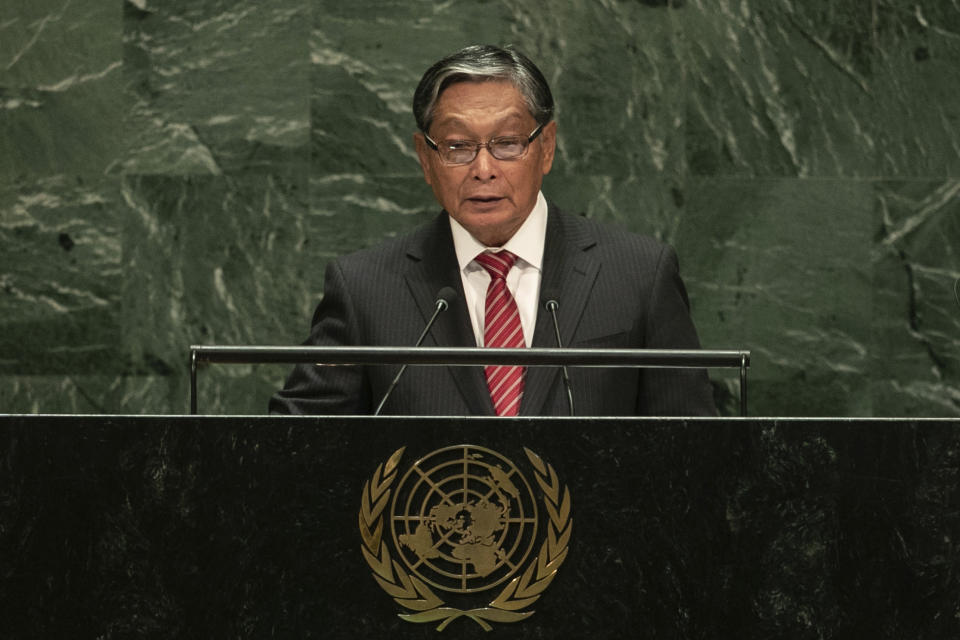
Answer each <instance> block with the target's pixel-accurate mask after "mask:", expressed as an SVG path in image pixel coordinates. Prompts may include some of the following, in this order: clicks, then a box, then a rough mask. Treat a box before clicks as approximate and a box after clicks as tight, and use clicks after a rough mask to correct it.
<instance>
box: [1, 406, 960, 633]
mask: <svg viewBox="0 0 960 640" xmlns="http://www.w3.org/2000/svg"><path fill="white" fill-rule="evenodd" d="M0 452H2V456H0V602H2V603H3V610H4V614H3V616H2V618H0V636H2V637H4V638H27V637H77V638H80V637H88V638H94V637H104V638H121V637H183V638H193V637H196V638H201V637H202V638H214V637H236V638H266V637H269V638H274V637H275V638H325V639H329V638H358V637H363V638H368V637H389V638H442V637H455V638H501V637H502V638H580V637H590V638H596V639H599V638H664V637H669V638H708V637H709V638H723V637H737V638H744V639H748V638H757V639H760V638H771V637H783V638H787V637H789V638H820V637H836V638H861V637H864V638H867V637H869V638H894V637H910V638H946V637H957V633H958V630H960V615H958V612H960V554H958V553H957V552H956V545H957V540H958V539H960V508H958V506H960V499H958V497H957V496H958V492H957V484H958V476H960V473H958V463H957V460H958V459H960V457H958V456H960V421H958V420H929V419H927V420H909V419H905V420H879V419H876V420H875V419H866V420H844V419H822V420H821V419H815V420H811V419H765V418H747V419H741V418H732V419H604V418H596V419H588V418H583V419H576V418H541V419H519V418H510V419H502V418H501V419H496V418H463V417H458V418H455V417H450V418H361V417H357V418H351V417H319V418H318V417H311V418H306V417H235V416H223V417H207V416H142V417H131V416H44V415H39V416H2V417H0ZM397 452H400V453H399V454H398V453H397ZM531 454H534V455H533V456H531ZM444 456H445V457H444ZM391 460H393V462H392V463H391V462H390V461H391ZM458 460H460V461H461V462H457V461H458ZM537 460H539V461H540V465H539V467H538V466H537V463H536V461H537ZM451 461H452V462H451ZM474 461H480V462H483V463H486V465H487V466H486V467H482V466H481V467H477V469H480V470H479V471H476V470H474V471H470V473H469V474H468V475H471V477H472V478H473V480H471V482H474V481H477V480H478V479H479V481H480V482H481V485H482V484H483V482H486V484H485V485H483V486H486V487H487V488H488V490H487V491H481V490H475V489H471V490H470V491H466V492H464V493H463V494H459V493H458V491H457V489H456V488H455V487H454V488H451V486H454V485H451V486H447V485H445V484H444V482H445V481H444V480H443V478H440V477H437V476H436V475H434V474H435V473H436V469H437V468H443V467H444V465H447V468H448V469H452V470H453V471H452V472H451V473H452V475H453V476H456V475H457V474H458V473H460V474H461V475H463V473H461V472H462V471H463V469H464V468H467V467H470V465H471V464H472V463H473V462H474ZM458 464H459V465H461V466H459V467H457V465H458ZM511 464H513V465H514V467H515V468H514V467H511V466H510V465H511ZM391 465H392V467H391ZM451 465H452V466H451ZM391 468H392V470H393V471H392V472H391V471H390V469H391ZM495 468H499V469H501V470H502V471H503V472H504V477H506V479H507V480H504V477H500V476H498V475H497V473H496V471H494V469H495ZM483 469H486V471H484V470H483ZM488 472H489V473H488ZM391 473H393V479H392V480H389V481H388V479H389V478H390V475H391ZM411 474H412V475H411ZM488 476H489V477H488ZM494 476H496V477H494ZM491 478H492V479H491ZM508 481H509V482H508ZM405 482H406V483H407V484H408V485H409V487H412V488H411V489H409V496H412V497H410V498H406V497H405V498H403V499H401V500H396V501H395V500H394V498H395V496H397V495H400V492H402V491H405V490H406V489H404V488H403V486H404V483H405ZM418 483H419V485H418ZM525 485H529V489H530V492H529V494H528V495H530V496H532V498H531V500H532V501H533V502H534V503H535V504H531V501H530V500H528V501H527V502H526V503H523V498H522V496H523V495H524V492H525V491H526V490H527V487H526V486H525ZM417 486H419V487H420V489H417V488H416V487H417ZM424 486H426V487H427V489H426V491H425V492H424V491H423V490H422V489H423V487H424ZM384 487H386V488H384ZM417 491H421V492H420V493H417ZM551 491H553V494H552V495H553V496H554V497H550V496H549V495H546V494H548V493H550V492H551ZM365 492H366V493H365ZM387 492H389V495H388V499H383V500H382V504H383V505H384V506H383V507H382V508H381V509H379V510H378V507H377V503H378V500H381V499H382V498H383V496H384V495H385V494H386V493H387ZM431 492H432V495H433V500H434V501H433V503H432V504H433V505H436V504H437V503H438V501H439V503H440V504H443V501H444V500H447V501H448V503H449V504H447V506H448V507H457V509H453V510H451V509H446V508H441V509H433V508H432V506H431V502H430V498H429V497H428V498H423V496H424V495H428V496H429V495H430V494H431ZM567 494H568V499H567V504H566V505H564V501H565V498H564V496H566V495H567ZM364 495H366V496H367V498H368V500H367V502H366V504H365V503H364ZM458 495H461V497H462V496H468V498H463V499H461V498H458V497H457V496H458ZM417 496H420V497H417ZM469 496H473V497H469ZM484 501H485V502H484ZM394 502H398V503H399V504H400V506H401V508H399V509H397V508H395V507H394ZM421 503H422V504H421ZM468 503H469V507H470V508H469V509H468V508H465V507H464V505H467V504H468ZM508 503H509V505H510V506H511V509H512V510H511V511H510V513H509V514H505V513H504V511H503V508H504V507H505V506H507V504H508ZM424 504H425V505H426V506H423V505H424ZM491 506H492V507H496V508H498V509H500V512H499V513H500V516H499V517H500V520H499V521H498V522H501V524H502V522H506V521H507V520H510V519H511V518H512V520H510V522H512V523H516V526H515V527H514V529H520V528H522V527H520V524H522V523H523V522H533V521H534V520H536V523H537V528H536V531H535V532H532V531H531V529H532V527H528V530H527V532H526V533H518V534H517V535H516V536H514V538H510V537H509V535H508V534H506V533H503V532H502V531H501V530H503V529H510V527H505V526H500V529H498V528H497V526H496V525H490V522H491V521H490V520H489V519H487V520H484V518H485V517H486V516H488V515H489V514H490V511H489V509H488V507H491ZM534 511H536V515H535V516H534V515H532V514H533V513H534ZM403 518H408V520H406V521H404V520H403ZM458 518H459V520H458ZM398 522H399V523H400V525H398V524H397V523H398ZM404 522H415V523H416V524H417V525H421V524H422V525H424V527H425V529H426V530H425V532H419V531H418V526H413V525H410V526H408V527H407V528H406V529H403V528H402V526H403V523H404ZM483 522H486V528H484V527H483V526H481V525H482V523H483ZM364 526H365V527H366V528H367V530H366V533H364V532H363V527H364ZM511 526H513V525H511ZM398 527H400V528H399V529H398ZM377 528H379V529H380V531H381V533H380V537H379V538H378V539H377V540H375V541H379V542H382V543H383V544H384V545H386V546H385V548H386V549H387V550H388V552H389V555H390V560H391V566H392V571H393V572H392V573H391V577H390V579H383V578H382V577H381V579H380V580H378V579H377V577H375V574H376V571H375V569H374V564H373V562H375V561H383V557H382V555H379V554H380V546H379V542H378V544H377V545H375V544H373V543H372V542H370V540H371V539H372V538H374V537H375V535H376V534H375V530H376V529H377ZM568 528H569V531H568ZM404 535H406V536H413V537H409V538H406V539H404V538H402V536H404ZM417 536H419V537H420V538H421V540H420V542H424V540H427V539H429V542H430V544H427V545H423V544H417ZM444 536H446V538H444ZM491 536H492V537H493V540H494V541H495V544H494V547H495V546H496V544H500V543H501V542H502V543H503V544H502V545H501V547H503V549H505V550H504V551H503V553H502V554H499V555H498V554H497V553H496V551H497V549H500V547H496V548H494V549H493V555H492V556H489V557H487V558H486V559H484V558H482V557H481V556H480V555H477V553H473V555H469V554H468V555H466V556H464V554H466V553H467V552H468V551H469V549H466V548H465V547H466V545H469V544H475V545H481V544H483V543H484V541H485V540H489V539H490V537H491ZM551 536H552V538H551ZM564 537H565V539H564ZM444 540H445V542H444ZM431 544H432V545H434V546H436V548H437V550H438V551H439V552H442V553H443V554H446V555H447V556H450V555H451V554H452V555H453V556H456V557H460V558H461V559H462V560H463V563H462V566H463V567H466V569H465V571H466V574H469V575H466V574H464V575H459V574H457V572H456V571H453V572H450V573H452V574H453V575H452V577H450V579H451V580H454V581H456V580H460V579H463V580H466V583H465V584H467V586H468V588H473V587H477V588H478V589H479V590H478V591H474V592H471V593H458V592H455V591H448V590H444V589H443V588H441V587H438V586H433V583H431V582H427V580H432V581H433V582H440V581H441V580H440V579H438V578H437V576H436V574H431V573H430V571H428V570H427V569H426V568H425V567H426V566H427V565H429V564H431V563H432V564H434V565H437V566H439V567H440V569H439V570H440V571H442V570H443V569H442V566H443V565H442V563H440V562H439V561H438V560H437V559H436V558H430V557H429V556H430V555H431V552H430V551H429V548H430V545H431ZM488 546H489V545H488ZM527 547H529V548H530V551H529V553H527V554H522V553H519V552H518V553H517V554H513V553H512V549H514V548H516V549H518V550H519V551H523V550H524V549H525V548H527ZM477 548H478V547H477ZM477 548H475V550H476V549H477ZM371 549H372V551H371ZM365 550H366V551H365ZM480 551H483V550H482V549H481V550H480ZM458 554H459V555H458ZM500 555H502V556H504V557H506V561H503V559H502V558H501V557H500ZM540 555H544V556H545V557H546V558H547V560H548V561H549V562H554V563H555V564H556V572H555V575H554V576H553V577H552V578H551V579H550V580H549V582H548V584H543V582H544V579H543V578H540V577H537V576H538V575H539V569H538V568H537V567H534V569H533V570H531V569H530V567H531V566H533V565H536V562H537V560H538V557H539V556H540ZM561 555H562V558H561ZM370 556H374V561H371V559H370ZM418 556H419V559H418ZM491 558H492V559H491ZM558 560H559V562H557V561H558ZM428 561H429V562H428ZM394 563H396V564H394ZM488 570H489V571H488ZM484 571H488V573H487V575H488V576H492V578H491V580H493V579H494V578H495V579H496V580H499V582H497V583H496V584H495V585H493V586H492V587H489V588H487V590H486V591H483V590H482V589H481V587H483V586H484V585H483V584H482V583H483V580H474V578H477V576H479V574H481V573H483V572H484ZM528 571H529V572H530V573H531V575H532V576H533V577H532V578H531V579H530V580H529V581H528V583H527V584H526V585H525V588H526V589H527V590H528V591H529V590H531V589H539V591H538V592H537V593H536V595H537V596H538V597H536V598H535V599H533V600H532V601H530V602H527V601H524V600H523V598H521V597H520V596H519V595H517V594H518V592H517V591H514V592H511V593H509V594H507V595H504V592H505V590H506V589H507V586H508V585H509V584H511V581H512V580H513V579H514V578H517V577H522V575H523V574H524V573H525V572H528ZM498 572H499V573H498ZM511 572H512V573H511ZM401 574H403V575H405V576H406V577H407V579H409V583H410V584H412V585H414V589H415V590H417V589H416V580H414V577H416V576H420V575H423V576H425V577H424V579H423V584H425V585H426V586H427V587H428V590H429V591H430V592H431V593H432V594H433V595H434V596H435V597H436V598H437V600H439V601H440V602H441V604H440V605H436V606H433V607H432V608H431V607H426V608H425V609H423V610H425V611H433V613H431V614H429V615H430V616H433V620H432V621H426V622H411V621H409V620H408V619H407V618H404V617H401V616H410V615H411V614H416V610H415V609H413V608H410V607H408V606H405V605H403V604H401V602H400V600H403V598H400V599H399V600H398V599H395V597H396V594H397V593H400V594H401V595H402V593H403V591H404V589H405V588H406V587H404V586H403V579H402V577H401ZM480 577H481V578H486V576H480ZM417 580H420V579H419V578H417ZM471 580H474V581H473V582H471ZM384 582H386V583H387V584H386V585H385V584H384ZM391 585H392V586H393V587H394V591H395V592H396V593H391V592H390V590H389V588H390V586H391ZM398 585H399V586H398ZM421 595H422V594H421ZM527 597H532V595H530V594H529V593H528V594H527ZM497 598H499V599H500V600H499V602H500V604H501V605H504V606H502V607H494V609H498V608H499V609H501V610H503V611H507V612H510V611H513V612H519V613H530V615H528V616H525V617H524V618H523V619H520V620H518V621H498V619H496V617H497V616H499V614H496V613H494V614H493V617H487V618H484V617H483V615H480V614H475V615H473V616H472V617H471V616H470V615H465V614H466V613H469V612H470V611H475V610H477V609H480V608H482V607H486V606H487V605H488V604H489V603H490V602H491V601H493V600H496V599H497ZM428 604H430V603H428ZM510 607H514V608H513V609H511V608H510ZM442 609H443V610H445V609H453V610H457V611H460V612H463V615H461V614H449V615H448V614H445V613H444V612H443V611H440V610H442ZM438 611H440V613H437V612H438ZM428 617H429V616H428ZM503 617H509V616H503ZM478 618H479V619H481V620H483V621H484V622H486V623H487V625H488V626H489V628H490V630H489V631H486V630H484V627H483V626H482V625H481V624H480V623H479V622H478ZM444 623H446V625H445V626H444V627H443V630H438V627H439V626H441V625H442V624H444Z"/></svg>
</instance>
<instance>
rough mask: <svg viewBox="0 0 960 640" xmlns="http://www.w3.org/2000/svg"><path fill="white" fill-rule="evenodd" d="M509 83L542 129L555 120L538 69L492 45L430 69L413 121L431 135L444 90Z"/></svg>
mask: <svg viewBox="0 0 960 640" xmlns="http://www.w3.org/2000/svg"><path fill="white" fill-rule="evenodd" d="M495 80H506V81H507V82H510V83H511V84H513V86H515V87H516V88H517V90H518V91H519V92H520V95H522V96H523V99H524V101H525V102H526V103H527V108H528V109H529V110H530V115H532V116H533V118H534V120H536V121H537V124H539V125H545V124H547V123H548V122H550V121H551V120H552V119H553V94H551V93H550V87H549V85H547V80H546V78H544V77H543V74H542V73H540V69H538V68H537V65H535V64H533V62H532V61H531V60H530V58H528V57H527V56H525V55H523V54H522V53H520V51H518V50H517V49H515V48H513V47H512V46H507V47H504V48H502V49H501V48H500V47H495V46H493V45H488V44H478V45H472V46H469V47H466V48H464V49H461V50H460V51H457V52H456V53H452V54H450V55H449V56H447V57H446V58H443V59H442V60H440V61H439V62H437V63H436V64H434V65H433V66H432V67H430V68H429V69H427V71H426V73H424V74H423V77H422V78H420V84H418V85H417V90H416V92H414V94H413V117H414V118H416V120H417V127H418V128H419V129H420V130H421V131H423V132H424V133H427V132H428V131H429V129H430V125H431V124H432V122H433V116H434V109H435V107H436V104H437V100H438V99H439V98H440V94H441V93H443V91H444V89H446V88H447V87H449V86H450V85H452V84H455V83H457V82H489V81H495Z"/></svg>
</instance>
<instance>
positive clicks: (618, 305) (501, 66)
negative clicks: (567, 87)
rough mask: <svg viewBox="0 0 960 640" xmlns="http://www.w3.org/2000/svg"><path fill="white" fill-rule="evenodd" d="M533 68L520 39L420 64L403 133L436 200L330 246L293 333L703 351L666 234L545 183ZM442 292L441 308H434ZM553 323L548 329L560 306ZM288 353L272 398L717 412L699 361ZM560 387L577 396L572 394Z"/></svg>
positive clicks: (543, 106)
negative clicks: (403, 358)
mask: <svg viewBox="0 0 960 640" xmlns="http://www.w3.org/2000/svg"><path fill="white" fill-rule="evenodd" d="M553 111H554V103H553V96H552V94H551V92H550V88H549V86H548V85H547V82H546V80H545V78H544V77H543V74H542V73H541V72H540V70H539V69H538V68H537V67H536V65H534V64H533V62H531V61H530V60H529V59H528V58H527V57H526V56H524V55H523V54H522V53H520V52H519V51H517V50H516V49H513V48H510V47H508V48H498V47H494V46H487V45H481V46H470V47H467V48H465V49H462V50H460V51H457V52H456V53H453V54H451V55H449V56H447V57H445V58H444V59H442V60H440V61H439V62H437V63H436V64H434V65H433V66H431V67H430V68H429V69H428V70H427V71H426V73H424V75H423V77H422V78H421V80H420V83H419V85H418V86H417V89H416V92H415V94H414V99H413V112H414V117H415V119H416V123H417V128H418V129H419V131H418V132H417V133H415V134H414V137H413V138H414V144H415V146H416V151H417V155H418V157H419V160H420V166H421V168H422V170H423V175H424V179H425V180H426V182H427V184H428V185H430V187H431V188H432V189H433V194H434V196H435V197H436V199H437V201H438V202H439V203H440V206H441V207H442V211H441V212H440V214H439V215H438V216H437V217H436V218H435V219H434V220H433V221H431V222H429V223H427V224H425V225H423V226H421V227H419V228H417V229H416V230H414V231H413V232H411V233H410V234H408V235H406V236H404V237H401V238H397V239H394V240H392V241H390V242H387V243H386V244H383V245H380V246H377V247H373V248H369V249H365V250H362V251H359V252H357V253H353V254H350V255H347V256H343V257H340V258H338V259H335V260H332V261H331V262H330V263H329V264H328V265H327V269H326V275H325V280H324V295H323V299H322V300H321V302H320V304H319V306H318V307H317V309H316V312H315V313H314V316H313V323H312V329H311V332H310V336H309V338H308V339H307V340H306V342H305V343H304V344H306V345H317V346H337V345H342V346H361V345H370V346H409V345H413V344H414V342H415V341H416V339H417V336H418V335H420V333H421V332H422V331H423V329H424V327H425V325H426V324H427V322H428V321H429V319H430V318H431V317H432V316H433V314H434V311H435V310H436V308H437V306H438V299H442V300H444V301H445V302H446V306H447V309H446V310H445V311H443V312H442V313H441V314H440V315H439V316H437V318H436V320H435V322H434V324H433V325H432V326H431V328H430V331H429V334H428V335H427V336H426V337H425V340H424V342H423V344H424V346H440V347H477V346H479V347H557V346H564V347H573V348H575V347H583V348H632V349H643V348H646V349H697V348H699V346H700V345H699V340H698V338H697V334H696V330H695V329H694V326H693V322H692V320H691V318H690V311H689V303H688V300H687V293H686V290H685V288H684V285H683V282H682V281H681V279H680V275H679V271H678V262H677V256H676V254H675V253H674V251H673V249H672V248H670V247H669V246H667V245H664V244H662V243H660V242H658V241H656V240H654V239H653V238H650V237H646V236H641V235H636V234H631V233H627V232H625V231H622V230H617V229H613V228H609V227H605V226H602V225H600V224H597V223H595V222H592V221H590V220H587V219H585V218H583V217H579V216H573V215H569V214H567V213H565V212H563V211H562V210H561V209H560V208H559V206H557V205H556V204H555V203H553V202H550V201H548V200H547V199H546V198H545V196H544V194H543V193H542V192H541V191H540V187H541V184H542V182H543V176H545V175H546V174H547V173H548V172H549V171H550V169H551V167H552V165H553V160H554V150H555V145H556V136H557V123H556V121H555V120H554V119H553ZM439 306H441V307H442V306H444V305H439ZM554 315H555V316H556V319H557V325H558V326H559V331H560V338H561V341H562V344H561V345H558V344H557V336H556V331H555V329H554V320H553V316H554ZM569 371H570V373H569V386H567V385H565V383H564V381H563V380H562V376H561V373H560V370H559V369H557V368H554V367H529V368H524V367H512V366H488V367H467V366H450V367H443V366H419V367H417V366H414V367H410V368H408V369H407V370H406V371H405V372H404V375H403V376H402V377H401V379H400V380H399V382H398V383H397V385H396V387H395V388H393V389H392V391H390V392H389V393H388V389H389V388H390V386H391V381H392V380H393V378H394V376H395V375H396V372H397V367H387V366H336V367H327V366H316V365H298V366H296V367H295V368H294V370H293V372H292V373H291V374H290V376H289V378H288V379H287V381H286V384H285V386H284V388H283V389H282V390H281V391H279V392H278V393H276V394H275V395H274V396H273V398H272V399H271V401H270V411H271V412H273V413H298V414H370V413H373V412H374V411H375V409H376V408H377V407H378V406H379V405H380V404H381V402H382V401H383V399H384V398H385V397H386V402H383V407H382V413H383V414H389V415H481V416H486V415H489V416H492V415H500V416H517V415H519V416H550V415H568V414H569V412H570V408H571V404H573V405H574V406H576V413H577V415H605V416H607V415H615V416H624V415H689V416H700V415H714V414H715V413H716V410H715V408H714V404H713V399H712V392H711V387H710V383H709V381H708V379H707V375H706V372H705V371H703V370H701V369H652V368H649V369H636V368H592V367H572V368H570V370H569ZM568 388H569V391H570V394H572V402H571V399H570V398H568Z"/></svg>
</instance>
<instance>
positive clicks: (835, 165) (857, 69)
mask: <svg viewBox="0 0 960 640" xmlns="http://www.w3.org/2000/svg"><path fill="white" fill-rule="evenodd" d="M872 6H873V5H872V4H871V3H863V2H856V1H836V2H828V3H815V4H810V3H804V2H799V1H795V0H782V1H779V2H766V1H764V0H718V1H713V0H711V1H706V0H692V1H691V2H690V3H687V4H685V5H684V8H683V10H682V11H678V12H677V14H678V15H679V16H680V17H679V20H681V22H682V33H683V39H684V43H685V46H684V50H685V58H684V61H683V64H684V67H685V70H686V72H687V78H688V87H689V95H688V100H689V102H688V105H687V109H686V116H685V118H686V149H687V160H688V163H689V167H690V171H691V173H693V174H694V175H705V176H710V175H733V176H872V175H876V173H877V170H878V159H877V139H876V135H877V132H876V129H875V126H874V122H875V119H876V118H877V116H878V112H877V102H878V96H877V95H876V89H875V88H874V86H873V84H872V80H871V74H872V64H871V63H872V59H873V56H874V54H875V48H876V44H875V40H874V38H873V37H872V31H871V7H872ZM891 124H892V123H891Z"/></svg>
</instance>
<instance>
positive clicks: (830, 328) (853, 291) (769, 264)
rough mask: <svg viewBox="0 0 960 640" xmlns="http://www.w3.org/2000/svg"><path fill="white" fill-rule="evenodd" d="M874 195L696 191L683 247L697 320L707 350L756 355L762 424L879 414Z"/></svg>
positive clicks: (756, 410) (683, 227) (817, 186)
mask: <svg viewBox="0 0 960 640" xmlns="http://www.w3.org/2000/svg"><path fill="white" fill-rule="evenodd" d="M872 195H873V188H872V185H871V183H869V182H856V181H849V180H804V179H779V180H773V179H769V180H757V179H751V180H737V179H728V178H724V179H721V178H712V179H706V178H705V179H699V180H692V181H691V183H690V187H689V190H688V198H687V208H686V211H685V213H684V216H683V218H682V219H681V224H680V229H679V231H678V237H677V242H676V244H677V248H678V251H679V253H680V256H681V257H682V259H683V260H684V263H685V265H686V266H685V268H684V278H685V280H686V283H687V287H688V288H689V290H690V295H691V298H692V300H693V301H694V304H693V315H694V320H695V322H696V324H697V327H698V329H699V332H700V338H701V341H702V342H703V343H704V344H706V345H710V346H711V347H714V348H744V349H749V350H750V351H751V352H752V359H751V367H750V374H749V381H750V411H751V414H752V415H851V416H856V415H870V412H871V401H870V388H869V379H870V376H871V373H872V371H873V367H874V366H875V363H874V362H873V359H872V358H871V354H870V345H871V331H870V322H869V321H870V317H871V294H872V284H871V280H872V279H871V249H872V242H871V237H872V232H873V226H872V218H873V207H872V205H873V200H872ZM730 375H732V374H730ZM712 377H713V378H714V379H727V380H729V376H727V375H717V374H714V375H713V376H712ZM723 386H724V387H725V388H727V389H728V390H729V391H731V392H732V390H733V389H734V388H735V387H734V385H733V383H732V382H726V383H723Z"/></svg>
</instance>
